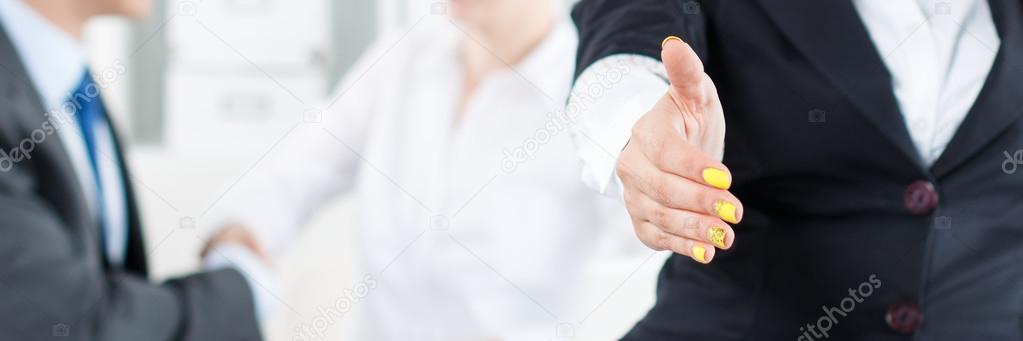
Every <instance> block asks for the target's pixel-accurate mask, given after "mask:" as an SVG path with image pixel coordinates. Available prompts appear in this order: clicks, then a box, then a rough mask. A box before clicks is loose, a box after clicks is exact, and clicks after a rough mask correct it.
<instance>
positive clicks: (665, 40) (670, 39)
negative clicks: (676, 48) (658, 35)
mask: <svg viewBox="0 0 1023 341" xmlns="http://www.w3.org/2000/svg"><path fill="white" fill-rule="evenodd" d="M672 40H678V41H682V38H679V37H676V36H668V37H667V38H664V40H662V41H661V47H662V48H663V47H664V45H668V42H669V41H672Z"/></svg>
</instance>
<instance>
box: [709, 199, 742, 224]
mask: <svg viewBox="0 0 1023 341" xmlns="http://www.w3.org/2000/svg"><path fill="white" fill-rule="evenodd" d="M714 212H717V214H718V217H720V218H721V219H722V220H724V221H727V222H729V223H732V224H738V223H739V219H736V218H735V205H732V203H730V202H727V201H718V202H716V203H714Z"/></svg>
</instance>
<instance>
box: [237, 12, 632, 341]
mask: <svg viewBox="0 0 1023 341" xmlns="http://www.w3.org/2000/svg"><path fill="white" fill-rule="evenodd" d="M461 43H467V44H474V43H477V42H476V40H475V39H474V38H467V36H466V33H465V32H463V31H461V30H459V29H457V28H456V27H455V26H454V25H453V24H452V23H450V22H449V21H448V20H447V19H446V18H441V17H436V18H428V19H424V20H423V21H421V22H420V23H418V24H416V26H414V27H413V29H412V30H411V31H410V32H408V33H407V34H406V32H404V31H403V32H400V34H398V35H394V36H391V37H389V38H385V39H382V40H380V41H378V42H377V44H375V46H374V47H373V48H371V49H370V50H369V51H368V52H367V53H366V54H365V55H364V56H363V57H362V59H361V61H360V62H359V63H357V65H356V66H355V67H354V69H353V70H352V71H351V72H350V73H349V74H348V76H347V77H346V79H345V80H343V82H342V86H341V87H340V88H339V89H338V92H337V94H336V95H337V98H338V99H337V101H336V103H333V105H330V106H329V107H328V108H327V109H326V110H325V112H324V115H323V122H322V124H312V125H302V126H300V127H299V128H297V129H296V130H294V131H292V132H291V134H290V135H289V136H288V137H287V138H286V139H285V141H283V142H282V143H281V144H280V145H279V146H278V147H277V148H276V150H275V151H274V152H272V154H273V155H272V156H271V157H269V158H268V160H267V162H266V163H264V165H262V166H260V167H257V168H256V169H255V170H254V171H253V172H252V174H250V175H249V176H248V177H247V178H246V179H245V180H244V181H242V182H241V183H240V184H239V185H238V187H237V188H235V189H234V190H232V191H231V194H229V197H228V198H227V199H226V200H225V201H224V202H222V205H221V206H220V208H219V209H218V211H219V214H218V216H220V217H221V218H220V219H218V221H221V222H224V221H235V222H241V223H243V224H245V225H248V226H250V227H252V228H254V229H256V230H257V231H258V233H259V234H260V236H261V238H262V239H263V240H264V241H265V242H267V243H269V245H270V248H271V250H273V249H277V248H278V247H280V246H281V245H282V244H284V243H286V242H287V241H288V240H290V239H291V237H292V236H293V235H294V234H295V233H296V232H297V230H299V229H300V228H301V227H302V226H303V224H304V222H305V221H306V220H307V219H308V218H309V217H310V215H311V214H313V213H314V212H315V211H316V210H317V209H318V208H320V207H321V206H322V205H323V204H324V203H326V202H328V200H329V199H330V198H332V197H335V196H337V195H339V194H342V193H347V192H353V193H354V194H355V195H356V196H357V197H356V198H357V199H356V202H357V205H359V207H358V208H357V212H358V215H359V220H358V222H357V227H358V228H357V230H358V232H357V233H358V234H359V236H360V239H359V240H358V241H357V243H356V244H358V245H360V246H361V247H360V248H361V252H362V256H363V258H362V260H363V261H364V263H365V264H364V265H365V271H367V272H368V273H369V274H370V275H371V276H372V282H373V286H374V287H373V288H372V289H371V292H370V293H368V294H367V295H365V297H364V298H360V300H359V302H358V303H357V305H358V306H359V308H358V309H359V310H360V311H361V312H364V313H365V318H366V319H367V324H366V326H365V329H366V330H365V333H364V335H363V336H362V337H360V338H359V339H363V340H467V339H474V340H475V339H495V340H497V339H500V340H514V339H521V338H527V337H530V338H536V337H539V338H538V339H539V340H545V339H548V338H550V337H553V336H555V328H556V326H558V324H559V322H564V321H572V320H573V319H577V318H579V316H576V315H574V312H572V311H571V310H572V305H573V302H572V298H573V297H574V295H573V293H574V292H575V291H576V289H577V284H578V282H579V280H580V274H581V269H582V268H583V267H584V265H585V262H586V261H587V260H588V259H589V258H591V257H592V256H593V255H594V250H595V249H596V246H597V245H598V244H600V243H602V242H605V241H608V240H618V241H619V242H621V243H624V244H626V245H625V246H624V248H623V249H625V250H637V251H639V250H642V249H641V248H639V247H636V245H639V244H638V242H636V241H635V237H634V236H633V235H632V230H631V228H630V226H631V225H630V223H629V220H628V217H627V215H626V214H625V212H624V209H623V208H621V207H620V205H618V204H616V203H614V202H613V201H611V200H608V199H605V198H601V197H600V196H599V195H596V194H594V193H592V192H591V191H589V190H588V189H587V188H585V186H584V185H583V184H582V183H581V182H580V181H579V173H580V171H581V169H580V165H579V162H578V160H577V159H576V158H575V156H574V155H575V154H574V148H573V145H572V142H571V138H570V136H569V133H568V129H569V126H570V125H571V124H572V123H573V122H572V121H571V120H570V119H568V118H567V117H566V116H564V115H563V113H562V111H561V110H562V109H563V107H564V104H565V101H566V98H567V97H568V93H569V90H570V88H571V82H572V72H573V67H574V60H575V48H576V45H577V38H576V33H575V30H574V28H573V27H572V26H571V23H570V22H569V20H568V19H567V18H563V19H559V22H558V24H557V26H556V28H555V29H554V30H553V31H552V33H550V34H549V36H548V37H546V38H545V39H544V40H543V42H542V43H541V44H540V45H539V46H538V47H537V48H536V49H535V50H534V51H533V52H532V53H531V54H530V55H529V56H528V57H527V58H526V59H525V60H524V61H523V62H522V63H521V64H519V65H515V66H514V67H513V68H512V69H508V70H504V71H499V72H497V73H494V74H492V75H491V76H489V77H487V78H486V79H484V80H483V81H482V82H481V83H480V84H479V86H478V88H477V89H476V91H475V94H474V95H473V97H472V99H471V100H470V102H468V104H467V105H466V106H465V109H464V112H463V114H462V115H461V117H460V118H458V119H456V110H457V109H456V108H457V106H458V103H457V99H458V98H459V96H460V94H461V91H462V89H461V84H462V79H463V77H462V69H461V66H460V63H459V58H460V57H459V54H458V51H459V49H458V46H459V44H461ZM633 247H635V249H633ZM324 262H329V260H324Z"/></svg>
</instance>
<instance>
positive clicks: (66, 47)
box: [0, 0, 86, 110]
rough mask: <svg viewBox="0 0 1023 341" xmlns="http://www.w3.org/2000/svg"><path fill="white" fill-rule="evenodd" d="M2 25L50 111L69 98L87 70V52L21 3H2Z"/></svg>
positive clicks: (10, 0) (2, 0)
mask: <svg viewBox="0 0 1023 341" xmlns="http://www.w3.org/2000/svg"><path fill="white" fill-rule="evenodd" d="M0 24H3V26H4V29H6V31H7V35H8V36H10V38H11V43H12V44H13V45H14V48H15V50H17V52H18V55H19V56H20V57H21V60H22V63H23V64H24V65H25V69H26V71H27V73H28V76H29V78H30V79H31V80H32V84H33V85H34V86H35V89H36V91H37V92H39V95H40V96H41V97H42V100H43V102H44V103H43V104H44V105H45V107H46V109H47V110H57V109H58V108H60V107H61V105H63V104H64V102H66V101H67V100H68V98H70V94H71V92H73V91H74V90H75V88H77V86H78V84H79V83H80V82H81V80H82V76H83V74H84V72H85V69H86V57H85V49H84V47H83V46H82V44H81V42H79V41H78V40H76V39H74V38H73V37H71V36H70V35H68V34H67V33H65V32H64V31H62V30H60V28H58V27H57V26H56V25H54V24H53V23H51V22H50V21H49V20H47V19H46V18H44V17H43V16H42V15H40V14H39V13H37V12H36V11H35V10H33V9H32V8H31V7H28V5H25V4H24V3H23V2H22V1H21V0H0Z"/></svg>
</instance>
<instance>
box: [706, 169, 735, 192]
mask: <svg viewBox="0 0 1023 341" xmlns="http://www.w3.org/2000/svg"><path fill="white" fill-rule="evenodd" d="M703 181H706V182H707V184H708V185H711V186H714V187H717V188H720V189H728V187H732V177H730V176H728V173H726V172H725V171H723V170H720V169H717V168H706V169H704V170H703Z"/></svg>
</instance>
